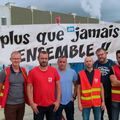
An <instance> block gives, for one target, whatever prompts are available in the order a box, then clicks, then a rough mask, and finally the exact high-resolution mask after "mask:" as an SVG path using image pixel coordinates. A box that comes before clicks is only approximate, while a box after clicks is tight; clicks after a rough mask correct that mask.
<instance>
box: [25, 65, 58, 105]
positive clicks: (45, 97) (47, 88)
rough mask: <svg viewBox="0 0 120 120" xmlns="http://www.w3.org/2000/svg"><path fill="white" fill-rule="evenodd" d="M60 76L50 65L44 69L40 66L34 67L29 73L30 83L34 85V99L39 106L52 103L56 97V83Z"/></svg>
mask: <svg viewBox="0 0 120 120" xmlns="http://www.w3.org/2000/svg"><path fill="white" fill-rule="evenodd" d="M57 80H60V76H59V74H58V72H57V70H56V69H55V68H54V67H51V66H48V68H47V70H46V71H42V70H41V69H40V68H39V66H37V67H35V68H33V69H32V70H31V71H30V72H29V74H28V80H27V82H28V83H31V84H32V85H33V100H34V102H35V103H36V104H38V105H39V106H49V105H52V104H53V103H54V102H55V100H56V98H55V87H56V86H55V84H56V81H57Z"/></svg>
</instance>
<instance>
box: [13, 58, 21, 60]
mask: <svg viewBox="0 0 120 120" xmlns="http://www.w3.org/2000/svg"><path fill="white" fill-rule="evenodd" d="M11 59H13V60H20V59H21V58H11Z"/></svg>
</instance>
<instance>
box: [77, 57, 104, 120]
mask: <svg viewBox="0 0 120 120" xmlns="http://www.w3.org/2000/svg"><path fill="white" fill-rule="evenodd" d="M84 64H85V66H86V69H85V70H82V71H80V72H79V81H78V89H77V93H78V108H79V110H80V111H82V116H83V120H89V116H90V111H91V109H93V114H94V120H100V119H101V109H105V104H104V90H103V86H102V83H101V72H100V70H99V69H94V68H93V59H92V58H91V57H89V56H88V57H86V58H85V60H84Z"/></svg>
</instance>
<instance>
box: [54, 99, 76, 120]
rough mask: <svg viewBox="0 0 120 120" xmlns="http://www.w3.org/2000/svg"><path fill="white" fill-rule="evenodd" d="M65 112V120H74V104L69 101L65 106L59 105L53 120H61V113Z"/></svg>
mask: <svg viewBox="0 0 120 120" xmlns="http://www.w3.org/2000/svg"><path fill="white" fill-rule="evenodd" d="M63 110H65V113H66V117H67V120H74V102H73V101H70V102H69V103H68V104H67V105H62V104H60V106H59V108H58V110H57V112H56V117H55V120H61V117H62V111H63Z"/></svg>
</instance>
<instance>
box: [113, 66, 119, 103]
mask: <svg viewBox="0 0 120 120" xmlns="http://www.w3.org/2000/svg"><path fill="white" fill-rule="evenodd" d="M112 68H113V71H114V74H115V76H116V77H117V79H118V80H119V81H120V67H119V66H118V65H114V66H113V67H112ZM112 101H115V102H120V86H112Z"/></svg>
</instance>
